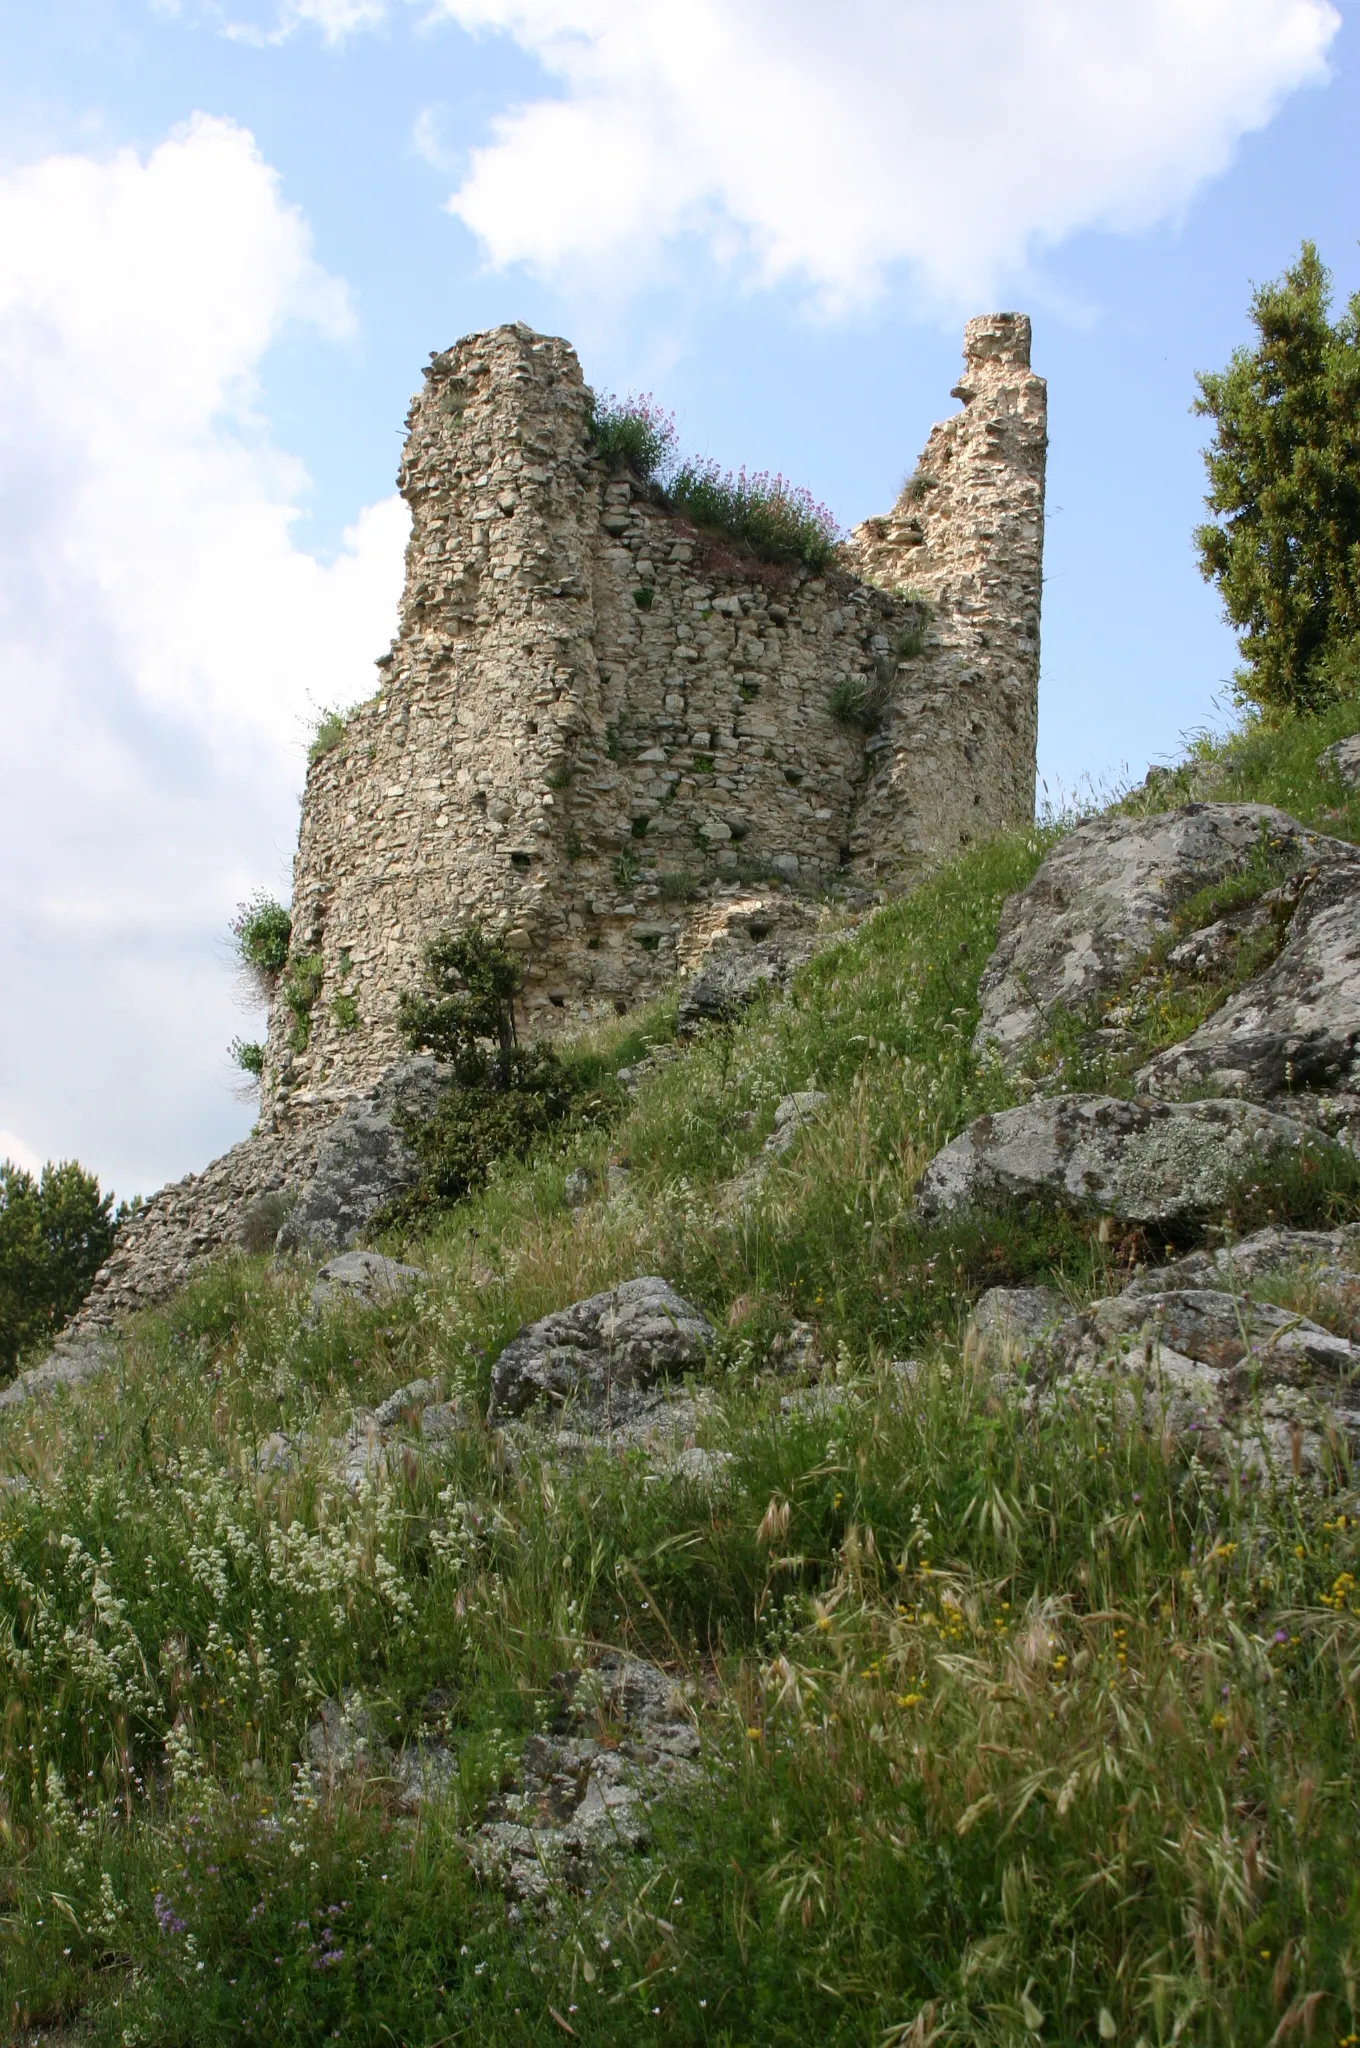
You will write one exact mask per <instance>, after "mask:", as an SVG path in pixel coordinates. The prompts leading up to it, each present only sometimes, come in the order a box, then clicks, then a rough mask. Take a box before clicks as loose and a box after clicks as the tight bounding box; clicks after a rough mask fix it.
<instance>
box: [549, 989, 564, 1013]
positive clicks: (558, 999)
mask: <svg viewBox="0 0 1360 2048" xmlns="http://www.w3.org/2000/svg"><path fill="white" fill-rule="evenodd" d="M548 1001H549V1002H550V1003H551V1004H552V1006H553V1008H554V1009H555V1010H564V1009H565V1008H566V1006H567V997H566V992H565V990H563V989H560V988H550V989H549V990H548Z"/></svg>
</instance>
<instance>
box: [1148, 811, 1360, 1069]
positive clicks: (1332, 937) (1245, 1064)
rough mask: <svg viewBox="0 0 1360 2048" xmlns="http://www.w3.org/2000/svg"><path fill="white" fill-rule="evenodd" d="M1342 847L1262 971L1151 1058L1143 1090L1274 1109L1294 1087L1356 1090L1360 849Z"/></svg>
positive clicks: (1300, 905)
mask: <svg viewBox="0 0 1360 2048" xmlns="http://www.w3.org/2000/svg"><path fill="white" fill-rule="evenodd" d="M1349 854H1350V858H1349V859H1348V860H1346V859H1339V858H1337V859H1333V860H1331V861H1329V863H1328V864H1327V865H1326V866H1325V867H1324V868H1323V869H1322V872H1321V873H1320V874H1319V875H1318V876H1317V878H1316V879H1315V880H1314V881H1312V882H1311V883H1310V884H1309V885H1308V887H1307V888H1305V889H1304V890H1303V891H1302V892H1301V894H1300V896H1299V900H1298V906H1297V908H1296V909H1295V911H1294V915H1293V921H1292V923H1291V925H1290V928H1289V936H1288V938H1287V939H1286V941H1285V944H1284V947H1283V949H1282V950H1281V952H1280V953H1279V954H1278V955H1277V956H1276V958H1275V959H1274V960H1273V961H1272V962H1271V964H1270V966H1269V967H1267V968H1266V969H1265V971H1264V973H1262V974H1259V975H1257V977H1256V978H1255V980H1254V981H1250V982H1248V984H1247V985H1246V987H1245V988H1243V989H1241V990H1240V991H1239V992H1238V994H1237V995H1235V996H1233V997H1232V998H1230V1000H1229V1001H1228V1002H1227V1003H1226V1004H1225V1005H1224V1007H1223V1008H1222V1009H1221V1010H1219V1011H1217V1012H1216V1013H1215V1014H1214V1015H1213V1016H1212V1017H1210V1018H1209V1020H1208V1021H1207V1023H1204V1024H1202V1025H1201V1026H1200V1028H1199V1030H1198V1031H1196V1032H1195V1033H1194V1034H1193V1036H1191V1037H1190V1038H1188V1039H1186V1040H1184V1042H1183V1043H1182V1044H1180V1045H1175V1046H1172V1047H1171V1048H1170V1049H1169V1050H1168V1051H1166V1052H1164V1053H1161V1054H1159V1055H1158V1057H1157V1058H1156V1059H1154V1060H1151V1061H1149V1063H1148V1064H1147V1066H1145V1067H1144V1068H1143V1069H1142V1071H1141V1072H1140V1073H1139V1075H1138V1084H1139V1086H1140V1087H1142V1088H1144V1089H1146V1090H1147V1091H1148V1092H1149V1093H1151V1094H1156V1095H1183V1094H1188V1093H1192V1092H1193V1093H1197V1094H1206V1093H1214V1094H1222V1095H1241V1096H1244V1097H1246V1098H1247V1099H1248V1100H1250V1101H1253V1102H1271V1101H1278V1102H1279V1104H1280V1106H1281V1107H1285V1105H1286V1102H1287V1098H1288V1097H1289V1096H1290V1095H1291V1094H1292V1093H1293V1092H1294V1091H1295V1090H1298V1091H1300V1092H1311V1093H1326V1092H1331V1091H1335V1090H1354V1089H1355V1088H1357V1087H1360V850H1358V849H1356V848H1354V847H1352V848H1350V849H1349Z"/></svg>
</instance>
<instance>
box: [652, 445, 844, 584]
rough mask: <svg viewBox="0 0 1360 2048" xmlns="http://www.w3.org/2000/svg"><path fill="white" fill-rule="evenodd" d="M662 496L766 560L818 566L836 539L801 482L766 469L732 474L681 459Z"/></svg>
mask: <svg viewBox="0 0 1360 2048" xmlns="http://www.w3.org/2000/svg"><path fill="white" fill-rule="evenodd" d="M666 495H667V497H668V498H669V499H670V502H671V504H672V505H673V506H674V507H675V509H676V511H677V512H683V513H684V515H685V517H686V518H687V519H691V520H693V522H694V524H695V525H696V526H697V527H699V528H701V529H702V530H704V531H706V532H709V533H719V534H723V535H724V536H726V537H728V538H730V539H732V540H738V541H744V542H745V543H746V545H747V546H748V547H749V548H751V549H752V550H753V551H754V552H755V553H756V554H757V555H760V556H762V557H763V558H764V559H765V560H767V561H775V562H780V561H799V562H805V563H806V564H807V566H808V568H809V569H813V570H816V569H824V568H825V567H826V565H827V563H828V562H829V561H830V560H831V558H832V556H833V555H834V554H835V552H836V548H837V545H838V544H839V541H840V537H841V534H840V528H839V526H838V525H837V523H836V517H835V514H834V513H833V512H832V511H831V510H830V509H829V507H828V506H826V505H823V504H820V503H819V502H818V501H817V499H816V498H814V497H813V495H812V493H811V491H809V490H806V489H805V488H804V487H803V486H802V485H801V484H792V483H790V482H789V480H788V478H787V477H783V476H779V475H777V474H775V475H771V473H770V472H769V471H768V470H755V471H747V470H746V469H744V468H743V469H739V470H738V471H736V473H735V474H734V473H733V472H732V471H731V470H730V469H729V470H725V471H724V470H721V469H719V467H718V465H717V463H716V462H697V461H691V462H686V463H683V464H682V465H681V466H680V468H678V469H677V470H676V471H675V473H674V475H673V476H672V477H671V478H670V479H669V481H668V484H667V487H666Z"/></svg>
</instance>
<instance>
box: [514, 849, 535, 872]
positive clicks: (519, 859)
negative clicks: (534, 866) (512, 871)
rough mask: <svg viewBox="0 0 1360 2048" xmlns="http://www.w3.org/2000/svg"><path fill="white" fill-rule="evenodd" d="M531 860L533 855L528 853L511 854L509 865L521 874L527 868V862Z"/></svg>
mask: <svg viewBox="0 0 1360 2048" xmlns="http://www.w3.org/2000/svg"><path fill="white" fill-rule="evenodd" d="M532 859H533V855H532V854H529V853H512V854H511V856H510V865H511V867H512V868H519V869H520V871H521V872H523V870H524V869H525V868H527V867H528V865H529V862H530V861H531V860H532Z"/></svg>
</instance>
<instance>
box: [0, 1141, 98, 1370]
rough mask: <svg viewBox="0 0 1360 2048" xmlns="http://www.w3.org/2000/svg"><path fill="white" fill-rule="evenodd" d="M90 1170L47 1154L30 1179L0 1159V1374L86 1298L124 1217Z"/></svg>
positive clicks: (51, 1334) (45, 1338)
mask: <svg viewBox="0 0 1360 2048" xmlns="http://www.w3.org/2000/svg"><path fill="white" fill-rule="evenodd" d="M112 1212H113V1196H112V1195H101V1194H100V1192H99V1182H98V1180H97V1179H96V1177H95V1175H94V1174H92V1173H87V1172H86V1171H85V1169H84V1167H83V1166H81V1165H80V1164H79V1162H78V1161H76V1160H74V1159H67V1160H63V1161H62V1162H61V1164H60V1165H56V1164H54V1163H53V1162H52V1161H51V1160H49V1161H48V1163H47V1165H46V1166H44V1168H43V1170H42V1174H41V1176H40V1177H39V1178H37V1179H35V1178H34V1176H33V1175H32V1174H31V1173H28V1172H26V1171H25V1169H24V1168H23V1167H22V1166H16V1165H15V1164H14V1162H13V1161H12V1160H9V1159H4V1160H0V1375H3V1376H4V1377H5V1378H8V1377H9V1376H10V1375H11V1374H12V1373H13V1372H14V1370H15V1367H16V1366H17V1365H18V1363H19V1360H20V1359H21V1358H22V1357H23V1356H24V1355H25V1354H26V1353H29V1352H32V1351H35V1350H37V1349H40V1348H41V1347H42V1346H43V1345H45V1344H47V1343H48V1342H49V1341H50V1340H51V1338H52V1337H54V1336H55V1335H56V1333H57V1331H58V1330H59V1329H60V1328H61V1326H62V1324H63V1323H64V1322H66V1321H67V1320H68V1318H69V1317H70V1316H72V1315H73V1314H74V1313H75V1311H76V1310H77V1309H78V1308H79V1306H80V1304H81V1302H82V1301H83V1300H84V1299H85V1296H86V1295H87V1294H88V1292H89V1289H90V1282H91V1281H92V1280H93V1278H94V1276H95V1274H96V1273H97V1272H98V1270H99V1268H100V1267H101V1266H102V1265H103V1263H104V1261H105V1259H106V1258H107V1257H108V1255H109V1252H110V1251H111V1250H112V1247H113V1236H114V1231H115V1229H116V1228H117V1225H118V1223H119V1222H120V1221H121V1220H122V1218H123V1216H124V1215H126V1214H129V1213H130V1211H129V1210H128V1209H126V1208H124V1209H121V1210H120V1211H119V1214H118V1216H117V1217H115V1216H114V1215H113V1213H112Z"/></svg>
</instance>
